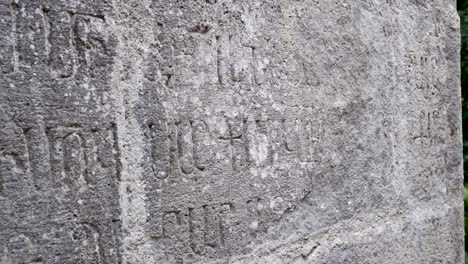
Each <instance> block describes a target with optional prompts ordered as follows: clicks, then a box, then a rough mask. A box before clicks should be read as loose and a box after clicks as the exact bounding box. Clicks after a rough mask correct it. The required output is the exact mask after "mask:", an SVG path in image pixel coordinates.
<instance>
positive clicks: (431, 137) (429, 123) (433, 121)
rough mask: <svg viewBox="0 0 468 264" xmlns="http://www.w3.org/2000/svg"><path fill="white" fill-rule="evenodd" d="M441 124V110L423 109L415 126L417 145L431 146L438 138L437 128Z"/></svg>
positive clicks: (415, 141)
mask: <svg viewBox="0 0 468 264" xmlns="http://www.w3.org/2000/svg"><path fill="white" fill-rule="evenodd" d="M440 125H441V112H440V111H439V110H433V111H421V112H420V113H419V115H418V120H417V123H415V124H414V128H413V134H414V136H413V142H414V144H417V145H424V146H429V145H432V144H433V143H434V141H435V140H436V139H437V137H438V134H437V130H438V128H439V126H440Z"/></svg>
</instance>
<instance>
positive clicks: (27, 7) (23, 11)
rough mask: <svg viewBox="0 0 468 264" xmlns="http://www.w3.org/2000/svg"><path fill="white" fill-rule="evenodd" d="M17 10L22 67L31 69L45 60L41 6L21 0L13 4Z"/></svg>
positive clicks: (18, 43)
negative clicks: (17, 3)
mask: <svg viewBox="0 0 468 264" xmlns="http://www.w3.org/2000/svg"><path fill="white" fill-rule="evenodd" d="M13 7H15V9H16V10H15V12H16V15H15V17H16V23H15V26H16V29H15V31H14V32H15V33H16V32H18V34H16V47H17V52H18V62H19V68H20V69H25V70H27V69H29V68H32V67H35V66H37V65H39V64H41V63H42V62H43V61H46V60H45V55H46V48H45V28H44V23H43V21H44V15H43V12H42V11H41V10H42V8H41V6H39V5H37V4H36V3H33V2H30V3H28V2H24V1H20V4H19V5H13Z"/></svg>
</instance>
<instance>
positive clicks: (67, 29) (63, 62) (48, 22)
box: [44, 9, 75, 78]
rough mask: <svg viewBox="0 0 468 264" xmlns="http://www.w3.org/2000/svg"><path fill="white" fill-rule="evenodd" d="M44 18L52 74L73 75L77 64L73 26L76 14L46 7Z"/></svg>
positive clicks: (65, 76)
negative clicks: (75, 60)
mask: <svg viewBox="0 0 468 264" xmlns="http://www.w3.org/2000/svg"><path fill="white" fill-rule="evenodd" d="M44 20H45V28H46V33H47V39H46V40H47V42H46V43H47V47H46V48H47V50H48V57H49V58H48V61H49V67H50V70H51V74H52V76H53V77H55V78H57V77H60V78H68V77H71V76H72V75H73V72H74V66H75V62H74V56H73V50H74V49H73V47H72V26H71V25H72V22H73V20H75V17H74V14H72V13H69V12H67V11H57V10H48V9H44Z"/></svg>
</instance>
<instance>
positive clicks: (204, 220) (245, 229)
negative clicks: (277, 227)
mask: <svg viewBox="0 0 468 264" xmlns="http://www.w3.org/2000/svg"><path fill="white" fill-rule="evenodd" d="M260 207H261V206H260V199H259V198H254V199H249V200H247V201H245V202H244V203H239V204H232V203H217V204H205V205H201V206H196V207H188V208H184V209H181V210H167V211H165V212H164V209H162V210H163V212H164V213H162V214H161V219H160V221H156V222H158V223H159V224H160V225H161V226H160V227H159V228H160V229H161V230H162V233H161V234H160V235H158V236H153V238H154V239H168V240H170V241H171V243H170V244H169V245H172V247H181V248H182V250H183V251H186V252H187V251H189V252H190V253H191V254H196V255H205V256H217V255H219V254H221V253H227V254H229V252H230V251H231V250H234V249H236V250H237V249H240V248H243V247H244V246H245V244H244V243H245V242H242V241H241V240H239V239H237V238H239V237H243V236H245V235H248V236H256V233H257V232H258V230H260V211H259V209H258V208H260ZM155 228H157V227H155ZM184 239H188V241H189V242H188V244H187V243H182V244H180V243H181V241H184Z"/></svg>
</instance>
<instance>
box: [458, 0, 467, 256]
mask: <svg viewBox="0 0 468 264" xmlns="http://www.w3.org/2000/svg"><path fill="white" fill-rule="evenodd" d="M457 5H458V6H457V7H458V14H460V24H461V44H462V46H461V89H462V111H463V115H462V116H463V168H464V176H465V180H464V183H465V195H464V200H465V241H466V234H467V231H468V217H467V211H468V176H467V175H468V171H467V169H468V166H467V164H468V102H467V101H465V100H464V98H465V97H467V96H468V93H467V92H468V0H458V4H457ZM466 251H468V246H467V244H466V243H465V263H468V254H467V252H466Z"/></svg>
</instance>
